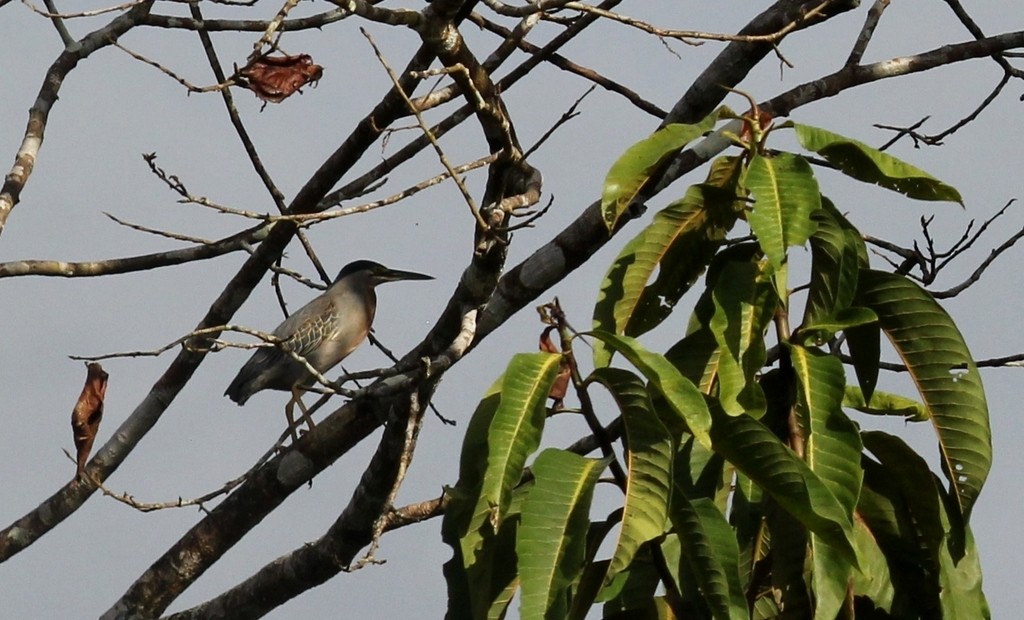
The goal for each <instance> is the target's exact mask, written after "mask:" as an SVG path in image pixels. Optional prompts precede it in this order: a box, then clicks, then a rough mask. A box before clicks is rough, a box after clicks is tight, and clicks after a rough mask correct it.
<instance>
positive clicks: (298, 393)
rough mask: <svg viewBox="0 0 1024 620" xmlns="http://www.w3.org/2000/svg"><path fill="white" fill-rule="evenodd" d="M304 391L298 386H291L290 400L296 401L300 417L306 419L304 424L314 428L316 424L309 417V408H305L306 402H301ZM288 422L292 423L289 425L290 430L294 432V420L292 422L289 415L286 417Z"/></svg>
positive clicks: (311, 428)
mask: <svg viewBox="0 0 1024 620" xmlns="http://www.w3.org/2000/svg"><path fill="white" fill-rule="evenodd" d="M304 391H305V390H303V389H302V388H300V387H299V386H294V387H293V388H292V401H291V402H293V403H296V404H298V405H299V409H300V410H301V411H302V419H303V420H305V421H306V426H308V427H309V430H313V429H314V428H316V424H314V423H313V418H311V417H309V409H306V404H305V403H303V402H302V393H303V392H304ZM288 423H289V424H291V425H292V426H291V428H292V432H294V431H295V422H294V420H293V419H292V418H291V417H289V418H288Z"/></svg>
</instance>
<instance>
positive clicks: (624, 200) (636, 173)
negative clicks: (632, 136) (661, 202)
mask: <svg viewBox="0 0 1024 620" xmlns="http://www.w3.org/2000/svg"><path fill="white" fill-rule="evenodd" d="M715 119H716V115H714V114H712V115H710V116H708V117H707V118H705V119H704V120H702V121H701V122H700V123H698V124H696V125H683V124H678V123H677V124H672V125H668V126H666V127H664V128H662V129H659V130H658V131H656V132H654V133H653V134H651V135H650V136H648V137H646V138H644V139H643V140H641V141H640V142H637V143H636V144H634V145H633V146H631V147H629V148H628V149H626V152H625V153H623V154H622V155H621V156H619V159H618V160H617V161H616V162H615V163H614V164H612V167H611V169H610V170H609V171H608V176H606V177H605V180H604V189H603V190H602V192H601V216H602V218H603V219H604V223H605V226H607V227H608V230H609V231H612V230H614V229H615V225H616V223H618V221H619V218H620V217H621V216H622V214H623V213H624V212H625V211H626V209H628V208H629V205H630V204H632V203H633V200H634V199H635V198H636V196H637V193H639V191H640V189H641V188H642V187H643V186H644V185H645V184H646V183H647V182H648V181H649V180H650V178H651V174H653V173H654V171H655V170H656V169H657V168H658V165H659V164H661V163H662V162H663V161H664V160H665V158H666V157H669V156H671V155H673V154H675V153H676V152H677V151H679V150H680V149H682V148H683V147H684V146H686V145H687V144H688V143H690V142H692V141H693V140H695V139H697V138H699V137H700V136H701V135H703V134H704V133H706V132H707V131H708V130H710V129H711V128H712V127H713V126H714V124H715Z"/></svg>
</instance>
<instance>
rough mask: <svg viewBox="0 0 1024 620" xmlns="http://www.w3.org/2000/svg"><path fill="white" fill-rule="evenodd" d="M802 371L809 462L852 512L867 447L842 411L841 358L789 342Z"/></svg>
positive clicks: (801, 408) (800, 402)
mask: <svg viewBox="0 0 1024 620" xmlns="http://www.w3.org/2000/svg"><path fill="white" fill-rule="evenodd" d="M789 353H790V360H791V361H792V363H793V372H795V373H796V376H797V411H798V412H799V413H800V417H801V422H802V426H803V427H804V433H805V435H806V437H805V452H806V458H807V464H808V465H810V467H811V470H813V471H814V472H815V473H816V474H818V477H819V478H821V480H822V482H824V483H825V486H827V487H828V488H829V490H830V491H832V494H833V495H834V496H835V498H836V499H837V500H838V501H839V503H840V504H841V505H842V506H843V508H844V509H845V510H846V514H847V515H848V516H850V517H851V518H852V516H853V509H854V508H855V507H856V505H857V497H858V496H859V495H860V485H861V479H862V472H861V467H860V453H861V450H862V445H861V440H860V433H859V431H858V429H857V426H856V425H855V424H854V423H853V422H852V421H851V420H850V418H848V417H846V414H845V413H843V410H842V403H843V393H844V389H843V388H844V387H845V385H846V374H845V373H844V372H843V364H842V362H840V361H839V359H838V358H836V357H834V356H831V355H825V354H824V353H821V352H819V351H815V350H812V349H805V348H804V347H800V346H792V347H790V348H789Z"/></svg>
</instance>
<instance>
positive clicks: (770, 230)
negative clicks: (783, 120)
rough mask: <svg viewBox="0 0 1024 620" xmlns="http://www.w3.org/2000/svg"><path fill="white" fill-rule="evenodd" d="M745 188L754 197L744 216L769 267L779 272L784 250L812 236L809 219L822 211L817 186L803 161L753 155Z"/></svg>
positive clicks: (784, 155) (785, 156) (783, 155)
mask: <svg viewBox="0 0 1024 620" xmlns="http://www.w3.org/2000/svg"><path fill="white" fill-rule="evenodd" d="M744 183H745V185H746V188H747V189H748V190H750V193H752V194H753V195H754V198H755V200H756V202H755V203H754V209H753V211H751V212H750V213H749V214H748V215H747V222H748V223H749V224H750V229H751V230H752V231H753V232H754V235H756V236H757V240H758V242H760V244H761V247H762V248H763V249H764V253H765V256H767V257H768V259H769V260H770V261H771V263H772V266H773V267H775V268H776V269H781V268H782V265H783V264H784V263H785V262H786V249H787V248H789V247H790V246H794V245H803V244H804V243H806V241H807V239H809V238H810V236H811V235H812V234H814V230H815V226H816V224H815V221H814V220H813V219H812V218H811V215H812V214H813V213H814V212H815V211H817V210H818V209H820V208H821V194H820V193H819V192H818V182H817V181H815V180H814V174H813V172H812V171H811V166H810V164H808V163H807V160H805V159H804V158H803V157H800V156H799V155H793V154H792V153H780V154H778V155H776V156H775V157H766V156H764V155H755V156H754V158H753V159H751V161H750V167H749V168H748V169H747V176H746V178H745V179H744Z"/></svg>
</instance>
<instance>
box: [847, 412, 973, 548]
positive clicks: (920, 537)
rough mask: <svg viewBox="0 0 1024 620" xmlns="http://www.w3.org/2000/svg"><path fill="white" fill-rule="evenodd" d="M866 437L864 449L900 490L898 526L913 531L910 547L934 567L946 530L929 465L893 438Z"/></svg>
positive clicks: (867, 434) (881, 435) (875, 434)
mask: <svg viewBox="0 0 1024 620" xmlns="http://www.w3.org/2000/svg"><path fill="white" fill-rule="evenodd" d="M863 438H864V447H865V448H867V449H868V450H869V451H870V452H871V454H873V455H874V456H875V458H876V459H878V461H879V463H881V465H882V467H883V468H884V470H883V471H884V473H885V475H887V476H890V477H891V479H892V481H893V484H894V485H895V486H896V488H897V489H898V490H899V493H900V496H899V497H900V502H901V504H902V505H901V506H900V508H901V509H902V510H905V511H906V514H904V515H901V518H900V522H899V524H898V525H899V528H900V530H902V531H907V532H913V534H912V535H911V541H910V544H913V545H914V546H916V547H917V549H918V550H919V551H920V553H923V554H926V555H927V556H928V564H929V565H931V566H935V565H936V563H937V561H938V555H939V547H941V546H943V542H944V540H945V538H946V530H945V528H944V527H943V525H942V521H941V519H940V514H939V513H940V512H944V509H943V508H942V505H941V502H940V501H939V496H938V494H937V489H938V487H937V485H936V484H935V478H934V475H933V474H932V472H931V470H930V469H929V468H928V463H926V462H925V460H924V459H923V458H922V457H921V456H920V455H919V454H917V453H916V452H914V450H913V449H911V448H910V446H908V445H907V444H906V443H905V442H904V441H903V440H902V439H900V438H899V437H896V436H894V435H890V434H888V433H883V432H881V431H867V432H865V433H864V434H863ZM961 538H962V537H961Z"/></svg>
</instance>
